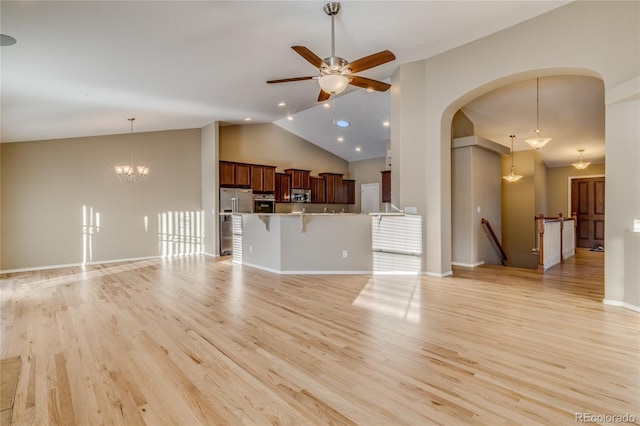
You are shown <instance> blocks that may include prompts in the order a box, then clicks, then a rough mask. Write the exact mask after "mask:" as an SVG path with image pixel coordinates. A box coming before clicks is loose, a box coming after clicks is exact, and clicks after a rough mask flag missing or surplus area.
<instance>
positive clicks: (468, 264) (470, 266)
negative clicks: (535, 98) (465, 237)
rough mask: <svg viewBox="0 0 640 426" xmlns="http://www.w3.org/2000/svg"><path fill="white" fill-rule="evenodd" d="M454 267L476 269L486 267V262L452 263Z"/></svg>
mask: <svg viewBox="0 0 640 426" xmlns="http://www.w3.org/2000/svg"><path fill="white" fill-rule="evenodd" d="M451 264H452V265H453V266H463V267H465V268H475V267H476V266H480V265H484V260H481V261H480V262H476V263H462V262H451Z"/></svg>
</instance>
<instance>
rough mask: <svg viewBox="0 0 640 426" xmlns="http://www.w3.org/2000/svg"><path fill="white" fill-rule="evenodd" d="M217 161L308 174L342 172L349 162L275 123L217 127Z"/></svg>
mask: <svg viewBox="0 0 640 426" xmlns="http://www.w3.org/2000/svg"><path fill="white" fill-rule="evenodd" d="M219 150H220V151H219V153H220V160H224V161H237V162H245V163H252V164H264V165H268V166H276V167H277V169H278V171H279V172H281V171H282V170H284V169H302V170H311V174H312V175H314V176H317V175H318V173H322V172H329V173H344V174H345V178H347V177H348V173H349V163H348V162H347V161H346V160H343V159H342V158H340V157H338V156H336V155H334V154H332V153H330V152H329V151H326V150H324V149H322V148H320V147H318V146H317V145H314V144H312V143H310V142H309V141H307V140H305V139H302V138H301V137H299V136H296V135H294V134H293V133H290V132H287V131H286V130H284V129H282V128H280V127H278V126H276V125H275V124H271V123H266V124H247V125H238V126H220V145H219Z"/></svg>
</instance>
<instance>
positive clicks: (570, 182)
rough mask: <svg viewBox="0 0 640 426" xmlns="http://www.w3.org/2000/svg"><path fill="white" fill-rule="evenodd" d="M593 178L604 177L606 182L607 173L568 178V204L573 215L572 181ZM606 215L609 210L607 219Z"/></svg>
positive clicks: (570, 213) (568, 208)
mask: <svg viewBox="0 0 640 426" xmlns="http://www.w3.org/2000/svg"><path fill="white" fill-rule="evenodd" d="M591 178H604V179H605V182H606V174H602V173H600V174H595V175H583V176H569V178H568V190H567V197H568V199H569V200H568V204H567V206H568V207H567V212H568V215H569V216H571V215H572V214H573V212H572V211H571V197H572V195H573V194H572V192H571V191H572V183H573V180H574V179H591ZM605 202H606V194H605ZM606 216H607V212H606V210H605V214H604V217H605V220H606ZM575 238H576V248H577V241H578V236H577V235H576V237H575Z"/></svg>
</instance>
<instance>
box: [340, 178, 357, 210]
mask: <svg viewBox="0 0 640 426" xmlns="http://www.w3.org/2000/svg"><path fill="white" fill-rule="evenodd" d="M342 188H343V191H344V192H345V195H344V199H345V200H346V201H345V203H346V204H355V203H356V181H355V180H353V179H344V180H343V181H342Z"/></svg>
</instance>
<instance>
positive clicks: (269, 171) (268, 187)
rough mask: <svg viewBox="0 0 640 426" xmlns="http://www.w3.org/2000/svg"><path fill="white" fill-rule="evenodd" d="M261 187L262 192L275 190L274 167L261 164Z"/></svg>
mask: <svg viewBox="0 0 640 426" xmlns="http://www.w3.org/2000/svg"><path fill="white" fill-rule="evenodd" d="M262 189H263V190H264V192H274V191H275V190H276V168H275V167H272V166H263V168H262Z"/></svg>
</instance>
